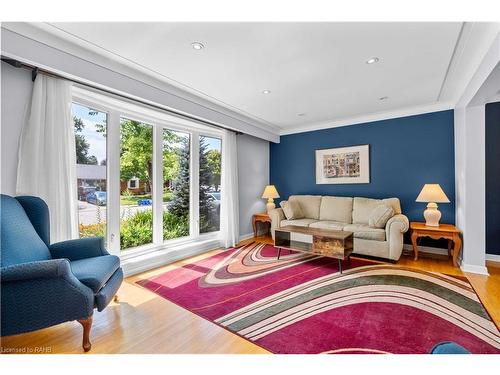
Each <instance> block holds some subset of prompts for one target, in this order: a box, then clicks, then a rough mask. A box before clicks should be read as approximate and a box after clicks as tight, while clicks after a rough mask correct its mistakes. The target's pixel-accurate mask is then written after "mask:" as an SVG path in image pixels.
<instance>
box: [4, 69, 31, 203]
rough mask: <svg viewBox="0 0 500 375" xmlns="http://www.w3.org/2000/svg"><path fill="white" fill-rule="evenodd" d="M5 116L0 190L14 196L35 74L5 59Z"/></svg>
mask: <svg viewBox="0 0 500 375" xmlns="http://www.w3.org/2000/svg"><path fill="white" fill-rule="evenodd" d="M1 80H2V85H1V87H2V98H1V102H2V117H1V121H2V122H1V126H2V128H1V137H2V140H1V149H2V151H1V157H2V161H1V166H2V174H1V176H2V177H1V178H2V179H1V183H0V191H1V192H2V193H4V194H9V195H13V194H15V191H16V177H17V150H18V148H19V137H20V135H21V129H22V125H23V122H24V117H25V113H26V109H27V108H28V103H29V101H30V98H31V88H32V82H31V74H30V72H29V71H27V70H25V69H16V68H14V67H12V66H10V65H8V64H6V63H4V62H2V70H1Z"/></svg>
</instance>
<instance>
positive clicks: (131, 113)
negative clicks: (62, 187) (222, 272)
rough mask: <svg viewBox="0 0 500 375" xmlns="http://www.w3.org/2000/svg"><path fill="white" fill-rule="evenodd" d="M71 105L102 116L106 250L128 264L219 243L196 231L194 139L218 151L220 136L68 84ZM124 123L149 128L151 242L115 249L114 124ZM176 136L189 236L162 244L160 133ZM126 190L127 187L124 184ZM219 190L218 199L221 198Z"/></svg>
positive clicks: (117, 153) (117, 145)
mask: <svg viewBox="0 0 500 375" xmlns="http://www.w3.org/2000/svg"><path fill="white" fill-rule="evenodd" d="M72 102H73V103H76V104H80V105H83V106H86V107H89V108H92V109H95V110H97V111H100V112H104V113H106V115H107V117H106V118H107V124H106V127H107V131H106V134H107V136H106V155H107V156H106V157H107V159H106V160H107V165H106V174H107V175H106V178H107V190H108V192H107V208H106V209H107V215H106V216H107V218H106V236H107V243H108V251H109V252H110V253H111V254H115V255H118V256H120V258H122V259H124V260H125V259H130V258H133V257H137V256H142V255H145V254H148V253H151V252H154V251H160V250H161V251H164V250H167V251H168V250H173V249H175V248H177V247H179V246H181V245H183V244H188V243H191V242H196V241H207V240H212V239H213V240H215V239H219V238H220V234H221V231H220V230H219V231H214V232H209V233H200V231H199V201H198V198H199V142H200V136H207V137H213V138H218V139H220V140H221V151H222V149H223V147H224V132H223V131H222V130H220V129H216V128H212V127H210V126H207V125H202V124H200V123H197V122H195V121H191V120H188V119H184V118H180V117H176V116H174V115H169V114H168V113H164V112H161V111H160V110H156V109H153V108H151V107H148V106H146V105H143V104H140V103H137V102H133V101H131V100H126V99H122V98H120V99H118V98H116V97H115V96H113V95H111V94H109V95H107V94H102V93H100V92H97V91H94V90H90V89H86V88H83V87H81V86H79V85H74V86H73V88H72ZM122 118H127V119H130V120H135V121H140V122H143V123H146V124H149V125H152V126H153V194H152V198H153V207H152V209H153V242H152V243H150V244H146V245H142V246H138V247H134V248H128V249H127V250H126V251H122V250H121V249H120V120H121V119H122ZM164 129H167V130H172V131H179V132H183V133H186V134H188V135H189V138H190V170H189V173H190V202H189V205H190V209H189V236H185V237H180V238H175V239H170V240H163V131H164ZM127 185H128V182H127ZM223 194H224V193H223V187H222V186H221V200H222V197H223Z"/></svg>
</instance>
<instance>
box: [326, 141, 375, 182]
mask: <svg viewBox="0 0 500 375" xmlns="http://www.w3.org/2000/svg"><path fill="white" fill-rule="evenodd" d="M316 183H317V184H368V183H370V146H369V145H361V146H351V147H339V148H329V149H327V150H316Z"/></svg>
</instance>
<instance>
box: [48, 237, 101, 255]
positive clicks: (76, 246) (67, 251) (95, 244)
mask: <svg viewBox="0 0 500 375" xmlns="http://www.w3.org/2000/svg"><path fill="white" fill-rule="evenodd" d="M49 251H50V254H51V255H52V258H55V259H59V258H67V259H69V260H79V259H85V258H92V257H99V256H102V255H109V253H108V252H107V251H106V249H105V248H104V238H102V237H88V238H80V239H78V240H69V241H62V242H57V243H53V244H52V245H50V246H49Z"/></svg>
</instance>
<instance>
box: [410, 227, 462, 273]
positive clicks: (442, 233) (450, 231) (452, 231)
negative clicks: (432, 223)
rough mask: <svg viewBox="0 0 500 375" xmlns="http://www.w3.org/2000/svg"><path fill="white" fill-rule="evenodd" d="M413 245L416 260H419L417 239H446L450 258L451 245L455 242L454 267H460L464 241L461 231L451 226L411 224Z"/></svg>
mask: <svg viewBox="0 0 500 375" xmlns="http://www.w3.org/2000/svg"><path fill="white" fill-rule="evenodd" d="M410 230H411V243H412V245H413V251H414V252H415V260H417V259H418V245H417V239H418V238H419V237H430V238H432V239H434V240H439V239H440V238H444V239H447V240H448V257H450V256H451V243H452V242H453V244H454V246H453V265H454V266H455V267H458V263H457V259H458V253H459V252H460V248H461V246H462V239H461V238H460V234H461V232H460V229H458V228H457V227H456V226H454V225H451V224H440V225H439V226H438V227H429V226H427V225H425V223H419V222H411V223H410Z"/></svg>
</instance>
